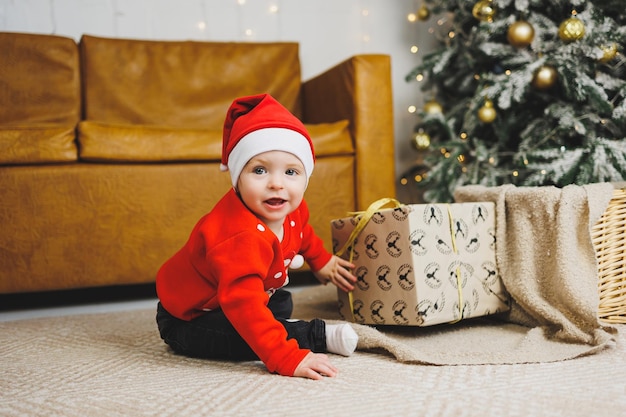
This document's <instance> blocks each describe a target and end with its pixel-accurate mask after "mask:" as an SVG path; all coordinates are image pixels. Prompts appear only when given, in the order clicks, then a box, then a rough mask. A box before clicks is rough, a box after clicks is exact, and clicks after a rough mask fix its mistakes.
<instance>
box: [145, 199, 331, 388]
mask: <svg viewBox="0 0 626 417" xmlns="http://www.w3.org/2000/svg"><path fill="white" fill-rule="evenodd" d="M308 220H309V211H308V208H307V205H306V203H305V202H304V201H303V202H302V204H301V205H300V207H299V208H298V209H297V210H295V211H294V212H293V213H291V214H290V215H289V216H287V218H286V219H285V223H284V225H283V226H284V227H283V228H284V237H283V240H282V242H280V241H279V240H278V238H277V237H276V235H275V234H274V233H273V232H272V231H271V230H270V229H269V228H268V227H267V226H266V225H265V224H264V223H263V222H262V221H260V220H259V219H258V218H257V217H256V216H255V215H254V214H253V213H252V212H251V211H250V210H248V208H247V207H246V206H245V205H244V204H243V202H242V201H241V200H240V199H239V197H238V196H237V194H236V193H235V191H234V190H231V191H230V192H228V193H227V194H226V195H225V196H224V197H223V198H222V199H221V200H220V201H219V202H218V203H217V205H216V206H215V207H214V208H213V210H211V212H210V213H208V214H206V215H205V216H204V217H202V218H201V219H200V220H199V221H198V223H197V224H196V226H195V227H194V229H193V231H192V232H191V236H190V237H189V240H188V241H187V243H186V244H185V246H183V247H182V248H181V249H180V250H179V251H178V252H176V253H175V254H174V256H173V257H172V258H170V259H169V260H168V261H167V262H165V264H164V265H163V266H162V267H161V269H160V270H159V272H158V274H157V278H156V288H157V295H158V297H159V300H160V301H161V304H162V305H163V307H164V308H165V309H166V310H167V311H168V312H169V313H170V314H172V315H173V316H175V317H178V318H180V319H182V320H191V319H193V318H195V317H198V316H200V315H202V314H204V313H205V312H207V311H210V310H215V309H218V308H221V309H222V311H223V312H224V314H225V315H226V317H227V318H228V320H229V321H230V322H231V323H232V325H233V327H234V328H235V329H236V330H237V332H238V333H239V334H240V335H241V336H242V337H243V339H244V340H245V341H246V342H247V343H248V345H250V347H251V348H252V350H253V351H254V352H255V353H256V354H257V355H258V357H259V358H260V359H261V360H262V361H263V363H264V364H265V366H266V367H267V369H268V370H269V371H270V372H278V373H279V374H281V375H288V376H292V375H293V373H294V371H295V369H296V367H297V366H298V364H299V363H300V362H301V361H302V359H303V358H304V357H305V356H306V355H307V354H308V353H309V350H308V349H300V348H299V346H298V343H297V342H296V341H295V340H293V339H291V340H287V331H286V330H285V328H284V327H283V326H282V324H281V323H280V322H278V321H277V320H276V319H275V318H274V316H273V314H272V312H271V311H270V310H269V309H268V308H267V303H268V301H269V297H270V296H271V294H273V293H274V291H275V290H276V289H278V288H281V287H282V286H284V285H286V284H287V282H288V277H287V269H288V266H289V263H290V262H291V260H292V259H293V257H294V256H295V255H296V254H298V253H300V254H302V256H304V258H305V259H306V261H307V263H308V264H309V266H310V267H311V269H312V270H313V271H317V270H319V269H321V268H322V267H323V266H324V265H326V263H327V262H328V261H329V260H330V258H331V256H332V255H331V254H330V253H329V252H328V251H326V250H325V249H324V247H323V242H322V240H321V239H320V238H319V237H318V236H317V235H316V234H315V232H314V231H313V228H312V227H311V225H310V224H309V223H308Z"/></svg>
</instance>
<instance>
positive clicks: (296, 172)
mask: <svg viewBox="0 0 626 417" xmlns="http://www.w3.org/2000/svg"><path fill="white" fill-rule="evenodd" d="M285 174H287V175H298V171H296V170H295V169H293V168H289V169H288V170H287V171H285Z"/></svg>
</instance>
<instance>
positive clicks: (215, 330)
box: [156, 290, 326, 360]
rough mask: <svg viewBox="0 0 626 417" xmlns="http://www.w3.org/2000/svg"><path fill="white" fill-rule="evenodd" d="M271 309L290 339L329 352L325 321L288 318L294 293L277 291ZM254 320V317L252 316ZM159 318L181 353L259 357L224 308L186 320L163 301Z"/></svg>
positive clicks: (169, 341)
mask: <svg viewBox="0 0 626 417" xmlns="http://www.w3.org/2000/svg"><path fill="white" fill-rule="evenodd" d="M268 308H269V309H270V310H271V311H272V313H273V314H274V317H275V318H276V319H277V320H278V321H279V322H281V323H282V325H283V326H284V327H285V329H286V330H287V339H296V340H297V341H298V345H300V347H301V348H302V349H310V350H312V351H313V352H326V324H325V323H324V321H322V320H320V319H314V320H312V321H310V322H307V321H302V320H297V321H292V320H288V319H289V318H290V317H291V312H292V311H293V301H292V300H291V293H289V292H288V291H285V290H278V291H276V292H275V293H274V295H272V297H270V301H269V303H268ZM250 320H254V317H250ZM156 321H157V324H158V327H159V332H160V333H161V338H162V339H163V340H164V341H165V343H167V344H168V345H169V346H170V347H171V348H172V350H174V352H176V353H179V354H181V355H185V356H190V357H195V358H210V359H227V360H257V359H258V356H257V355H256V354H255V353H254V352H253V351H252V349H251V348H250V346H248V344H247V343H246V342H245V341H244V340H243V339H242V337H241V336H239V333H237V331H236V330H235V328H234V327H233V325H232V324H230V322H229V321H228V319H227V318H226V316H225V315H224V313H223V312H222V311H221V310H215V311H209V312H207V313H206V314H204V315H202V316H200V317H197V318H195V319H193V320H191V321H185V320H180V319H178V318H176V317H174V316H172V315H171V314H170V313H168V312H167V311H166V310H165V308H163V306H162V305H161V303H159V304H158V306H157V316H156Z"/></svg>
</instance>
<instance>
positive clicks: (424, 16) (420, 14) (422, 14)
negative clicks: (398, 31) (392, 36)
mask: <svg viewBox="0 0 626 417" xmlns="http://www.w3.org/2000/svg"><path fill="white" fill-rule="evenodd" d="M429 17H430V10H429V9H428V7H426V5H425V4H422V5H421V7H420V8H419V10H418V11H417V18H418V19H419V20H422V21H424V20H428V18H429Z"/></svg>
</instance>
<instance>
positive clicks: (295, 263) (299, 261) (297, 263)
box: [289, 255, 304, 269]
mask: <svg viewBox="0 0 626 417" xmlns="http://www.w3.org/2000/svg"><path fill="white" fill-rule="evenodd" d="M302 265H304V257H303V256H302V255H296V256H294V257H293V259H292V260H291V264H289V267H290V268H292V269H298V268H302Z"/></svg>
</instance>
